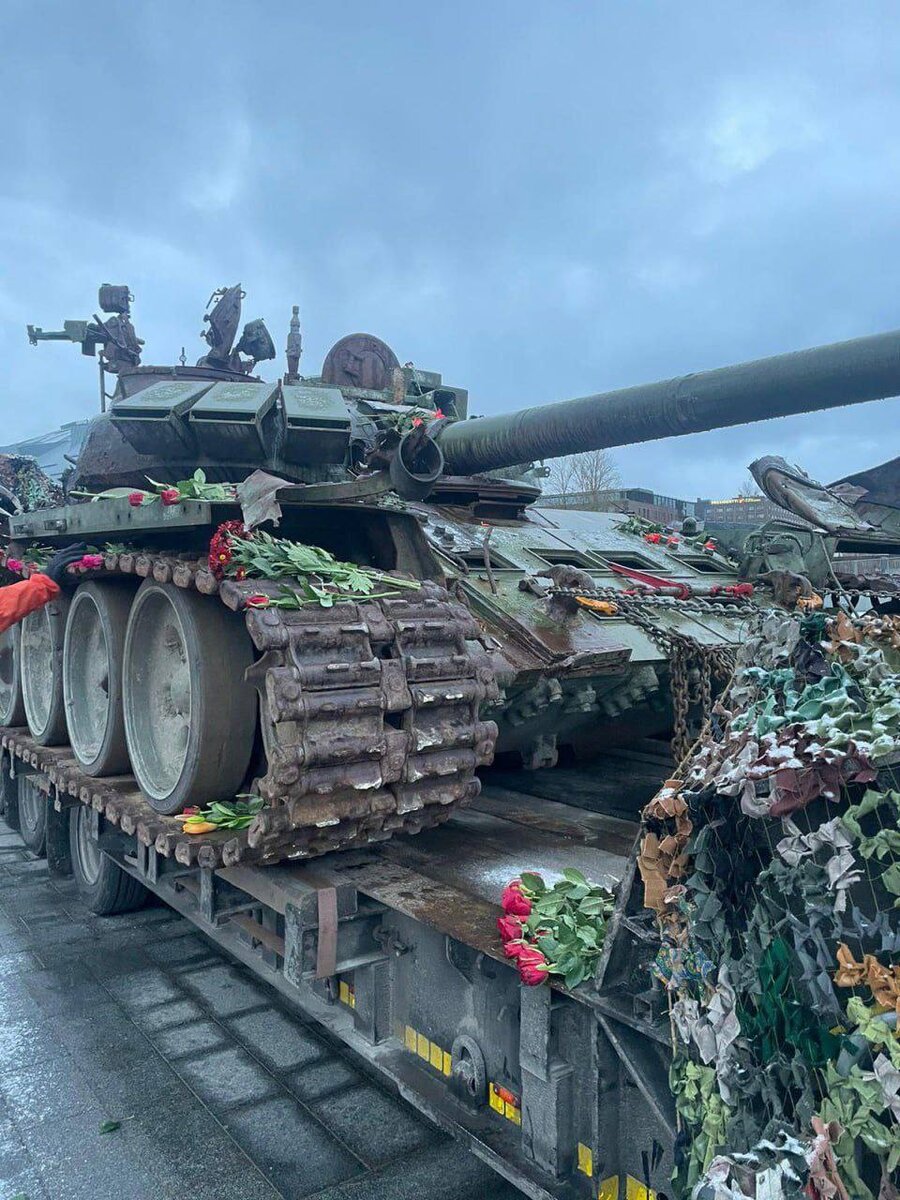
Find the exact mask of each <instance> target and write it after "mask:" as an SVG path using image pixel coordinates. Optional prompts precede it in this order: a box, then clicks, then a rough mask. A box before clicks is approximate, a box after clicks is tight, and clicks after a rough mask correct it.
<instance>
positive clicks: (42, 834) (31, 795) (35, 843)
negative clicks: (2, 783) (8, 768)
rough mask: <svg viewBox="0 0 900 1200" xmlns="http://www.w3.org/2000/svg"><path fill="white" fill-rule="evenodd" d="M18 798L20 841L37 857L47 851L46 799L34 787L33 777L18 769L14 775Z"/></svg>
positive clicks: (37, 788)
mask: <svg viewBox="0 0 900 1200" xmlns="http://www.w3.org/2000/svg"><path fill="white" fill-rule="evenodd" d="M16 790H17V792H18V797H19V833H20V834H21V837H22V841H23V842H24V843H25V845H26V846H27V847H28V849H29V850H30V851H31V852H32V854H37V855H38V856H40V855H43V854H44V853H45V852H46V849H47V797H46V795H45V794H44V793H43V792H42V791H41V789H40V788H39V787H37V786H36V784H35V782H34V776H33V775H32V774H31V773H28V774H26V773H25V771H23V770H22V769H21V767H20V768H19V770H18V771H17V773H16Z"/></svg>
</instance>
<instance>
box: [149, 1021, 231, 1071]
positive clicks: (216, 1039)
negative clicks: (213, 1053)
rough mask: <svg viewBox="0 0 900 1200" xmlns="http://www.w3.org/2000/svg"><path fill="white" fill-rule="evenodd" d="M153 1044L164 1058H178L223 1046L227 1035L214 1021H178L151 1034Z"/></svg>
mask: <svg viewBox="0 0 900 1200" xmlns="http://www.w3.org/2000/svg"><path fill="white" fill-rule="evenodd" d="M152 1037H153V1044H154V1045H155V1046H156V1048H157V1050H158V1051H159V1052H160V1054H162V1055H163V1056H164V1057H165V1058H167V1059H169V1060H170V1061H171V1060H172V1059H179V1058H185V1057H187V1056H188V1055H192V1054H197V1053H198V1051H201V1050H212V1049H218V1048H220V1047H224V1046H225V1045H226V1043H227V1040H228V1035H227V1033H226V1032H225V1030H224V1029H223V1028H222V1026H221V1025H219V1024H217V1022H215V1021H192V1022H190V1023H189V1024H187V1025H185V1024H184V1023H179V1024H178V1025H175V1026H172V1027H171V1028H168V1029H160V1030H159V1031H158V1032H157V1033H154V1034H153V1035H152Z"/></svg>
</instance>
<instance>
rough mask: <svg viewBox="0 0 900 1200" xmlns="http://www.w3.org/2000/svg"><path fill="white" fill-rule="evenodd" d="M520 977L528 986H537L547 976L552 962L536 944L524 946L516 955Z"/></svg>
mask: <svg viewBox="0 0 900 1200" xmlns="http://www.w3.org/2000/svg"><path fill="white" fill-rule="evenodd" d="M516 966H517V967H518V968H519V978H520V979H521V980H522V982H523V983H524V984H527V986H528V987H537V985H538V984H539V983H543V982H544V980H545V979H546V978H547V972H548V971H549V969H550V964H549V963H548V962H547V960H546V958H544V956H543V954H541V952H540V950H538V949H537V947H536V946H523V947H522V949H521V950H520V951H519V954H518V956H517V957H516Z"/></svg>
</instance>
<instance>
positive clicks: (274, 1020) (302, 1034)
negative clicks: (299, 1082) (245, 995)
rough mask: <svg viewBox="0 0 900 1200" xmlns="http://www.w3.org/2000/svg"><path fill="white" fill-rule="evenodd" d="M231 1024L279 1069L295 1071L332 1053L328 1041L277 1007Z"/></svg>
mask: <svg viewBox="0 0 900 1200" xmlns="http://www.w3.org/2000/svg"><path fill="white" fill-rule="evenodd" d="M228 1027H229V1029H231V1031H232V1032H233V1033H235V1034H236V1035H237V1037H239V1038H240V1040H241V1041H242V1042H243V1043H244V1044H245V1045H246V1046H247V1047H249V1049H250V1050H252V1051H253V1053H254V1054H257V1055H259V1057H260V1058H261V1059H263V1060H264V1062H266V1064H267V1065H268V1066H270V1067H271V1068H272V1069H273V1070H275V1071H287V1070H292V1069H293V1068H295V1067H299V1066H301V1065H303V1064H304V1063H311V1062H315V1061H316V1060H317V1059H321V1058H322V1057H323V1056H324V1055H326V1054H328V1053H329V1050H328V1047H327V1045H326V1044H325V1042H323V1041H322V1039H321V1038H318V1037H316V1036H315V1034H313V1033H312V1032H311V1031H310V1030H309V1029H308V1028H307V1027H305V1026H304V1025H303V1024H302V1023H301V1021H300V1020H299V1019H291V1017H290V1016H288V1015H286V1014H285V1013H282V1012H279V1011H278V1010H277V1009H268V1010H266V1011H262V1012H254V1013H247V1014H246V1015H245V1016H243V1017H234V1018H233V1019H232V1020H231V1021H229V1023H228Z"/></svg>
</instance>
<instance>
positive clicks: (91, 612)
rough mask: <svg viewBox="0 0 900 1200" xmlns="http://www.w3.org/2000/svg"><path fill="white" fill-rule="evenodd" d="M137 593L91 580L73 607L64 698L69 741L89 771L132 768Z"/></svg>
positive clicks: (117, 584) (118, 584) (102, 772)
mask: <svg viewBox="0 0 900 1200" xmlns="http://www.w3.org/2000/svg"><path fill="white" fill-rule="evenodd" d="M134 592H135V588H134V585H133V584H132V583H130V582H119V581H115V582H110V583H86V584H83V585H82V586H81V587H79V588H78V590H77V591H76V593H75V597H74V599H73V600H72V603H71V605H70V606H69V615H68V618H67V620H66V636H65V643H64V646H63V696H64V697H65V704H66V721H67V724H68V729H69V741H70V742H71V745H72V750H73V752H74V754H75V757H76V758H77V759H78V762H79V764H80V766H81V769H82V771H84V773H85V774H86V775H93V776H99V775H119V774H122V773H124V772H126V771H128V769H129V768H128V747H127V745H126V743H125V718H124V715H123V713H122V656H123V652H124V649H125V629H126V626H127V624H128V612H129V609H130V608H131V601H132V598H133V597H134Z"/></svg>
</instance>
